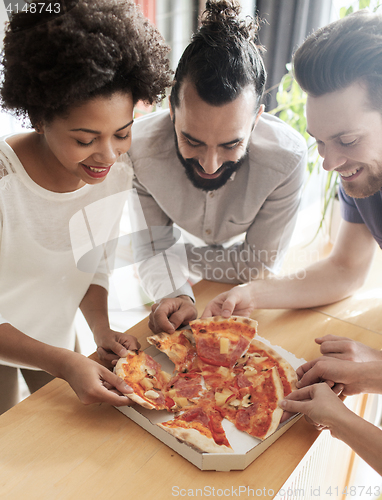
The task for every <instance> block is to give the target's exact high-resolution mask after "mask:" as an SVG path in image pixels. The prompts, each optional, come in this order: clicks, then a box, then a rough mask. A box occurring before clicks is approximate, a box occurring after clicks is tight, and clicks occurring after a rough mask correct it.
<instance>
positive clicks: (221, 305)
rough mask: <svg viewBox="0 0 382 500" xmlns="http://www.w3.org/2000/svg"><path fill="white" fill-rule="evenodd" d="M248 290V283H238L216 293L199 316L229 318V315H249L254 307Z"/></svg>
mask: <svg viewBox="0 0 382 500" xmlns="http://www.w3.org/2000/svg"><path fill="white" fill-rule="evenodd" d="M250 290H251V288H249V287H248V285H239V286H235V287H234V288H232V289H231V290H229V291H228V292H223V293H221V294H219V295H217V296H216V297H215V298H214V299H213V300H211V301H210V302H209V303H208V304H207V306H206V308H205V310H204V312H203V314H202V316H201V317H202V318H208V317H210V316H222V317H223V318H229V316H231V315H236V316H249V315H250V314H251V312H252V311H253V310H254V309H255V304H254V300H253V297H252V296H251V293H250Z"/></svg>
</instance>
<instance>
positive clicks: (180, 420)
mask: <svg viewBox="0 0 382 500" xmlns="http://www.w3.org/2000/svg"><path fill="white" fill-rule="evenodd" d="M223 418H224V417H223V416H222V415H221V413H220V412H218V411H217V410H216V409H215V407H214V394H213V393H207V394H204V395H203V396H202V397H201V398H200V400H199V401H198V403H197V404H196V405H195V406H194V407H193V408H190V409H188V410H186V411H184V412H182V413H181V414H179V415H177V416H176V417H175V418H174V419H173V420H168V421H167V422H162V423H159V424H157V425H158V426H159V427H161V428H162V429H164V430H165V431H167V432H169V433H170V434H171V435H173V436H174V437H176V438H177V439H179V440H180V441H183V442H184V443H187V444H189V445H190V446H191V447H192V448H194V449H196V450H197V451H200V452H203V453H233V449H232V447H231V445H230V443H229V441H228V439H227V436H226V434H225V431H224V429H223V426H222V421H223Z"/></svg>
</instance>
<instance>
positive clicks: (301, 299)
mask: <svg viewBox="0 0 382 500" xmlns="http://www.w3.org/2000/svg"><path fill="white" fill-rule="evenodd" d="M361 285H362V280H361V279H360V277H359V276H358V275H357V273H351V272H349V270H348V269H346V268H341V267H340V266H338V265H336V264H335V263H334V262H333V261H332V260H331V259H330V258H328V259H324V260H322V261H320V262H317V263H316V264H313V265H311V266H309V267H307V268H306V269H302V270H301V271H300V272H297V273H294V274H293V275H289V276H284V277H282V278H277V277H272V278H268V279H265V280H259V281H254V282H253V283H251V284H250V285H248V286H249V287H250V293H251V296H252V300H253V303H254V305H255V308H256V309H274V308H275V309H276V308H277V309H284V308H285V309H289V308H291V309H293V308H306V307H317V306H321V305H325V304H330V303H332V302H336V301H338V300H341V299H344V298H345V297H348V296H349V295H351V294H352V293H354V291H355V290H357V289H358V288H359V287H360V286H361Z"/></svg>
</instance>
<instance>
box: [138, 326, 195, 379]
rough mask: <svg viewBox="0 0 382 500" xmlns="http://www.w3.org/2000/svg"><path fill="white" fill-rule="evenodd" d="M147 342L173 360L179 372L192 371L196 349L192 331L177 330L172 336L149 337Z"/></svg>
mask: <svg viewBox="0 0 382 500" xmlns="http://www.w3.org/2000/svg"><path fill="white" fill-rule="evenodd" d="M147 340H148V342H149V343H150V344H152V345H155V347H156V348H157V349H159V350H160V351H162V352H164V353H165V354H166V355H167V356H168V357H169V358H170V359H171V361H172V362H173V363H174V365H175V369H176V370H177V371H178V372H186V371H189V370H191V369H192V367H193V363H194V362H195V360H196V348H195V340H194V338H193V335H192V333H191V330H176V331H175V332H174V333H171V334H169V333H165V332H161V333H158V334H155V335H151V336H150V337H147Z"/></svg>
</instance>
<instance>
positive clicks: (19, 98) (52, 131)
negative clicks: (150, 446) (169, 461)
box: [0, 0, 171, 413]
mask: <svg viewBox="0 0 382 500" xmlns="http://www.w3.org/2000/svg"><path fill="white" fill-rule="evenodd" d="M41 4H42V3H41ZM43 4H44V6H45V8H44V9H39V10H38V11H36V10H34V9H33V10H32V9H29V10H26V11H24V12H23V11H22V12H19V13H15V14H14V15H13V16H12V17H11V20H10V23H9V25H8V27H7V29H6V34H5V39H4V54H3V60H2V64H3V80H2V86H1V91H0V92H1V104H2V107H3V109H5V110H8V111H11V112H12V113H13V114H15V115H16V116H18V117H21V118H23V119H24V120H28V121H29V122H30V123H31V125H32V127H33V128H34V131H32V132H29V133H23V134H18V135H14V136H7V137H4V138H2V139H1V140H0V353H1V354H0V413H2V412H4V411H6V410H7V409H8V408H10V407H11V406H12V405H13V404H15V403H16V402H17V401H18V394H17V368H21V371H22V374H23V376H24V378H25V380H26V382H27V383H28V385H29V388H30V389H31V391H33V390H36V389H37V388H38V387H40V386H41V385H43V384H44V383H46V382H47V381H49V380H50V379H52V378H53V377H55V376H57V377H61V378H64V379H65V380H67V381H68V382H69V384H70V385H71V386H72V388H73V389H74V391H75V392H76V393H77V395H78V396H79V398H80V399H81V401H83V402H84V403H92V402H99V401H101V402H109V403H111V404H114V405H117V406H119V405H125V404H129V402H130V400H129V398H128V397H127V395H126V394H127V393H128V392H129V388H128V387H126V386H124V384H123V383H122V384H121V381H120V379H118V377H116V376H115V375H114V374H113V373H112V372H111V371H109V370H108V369H107V368H105V367H104V366H101V365H99V364H98V363H95V362H93V361H91V360H89V359H87V358H85V357H83V356H81V355H80V354H77V353H74V352H72V351H73V349H74V348H75V332H74V328H73V321H74V316H75V314H76V311H77V309H78V307H80V308H81V310H82V312H83V313H84V316H85V318H86V320H87V322H88V323H89V326H90V328H91V329H92V331H93V334H94V338H95V341H96V344H97V346H98V353H99V355H100V357H101V358H102V359H103V361H104V362H105V363H106V364H109V365H111V361H112V360H113V359H115V358H118V357H120V356H124V355H125V354H126V348H132V349H136V348H137V347H138V346H139V344H138V342H137V340H136V339H135V338H134V337H131V336H129V335H126V334H124V333H121V332H116V331H113V330H111V329H110V326H109V321H108V313H107V288H108V273H109V267H110V265H109V264H110V263H109V261H107V260H105V257H104V255H100V256H99V257H97V258H98V260H97V262H96V263H95V267H94V272H88V273H85V272H81V271H80V270H79V269H77V267H76V265H75V260H74V256H73V250H72V241H73V240H71V237H72V236H73V234H72V233H73V231H74V232H75V237H76V238H77V240H78V239H79V240H81V241H89V237H90V241H93V243H94V241H99V238H100V237H101V235H102V240H101V243H107V242H108V241H109V240H111V239H113V238H114V237H115V236H116V234H117V231H118V225H119V219H120V216H121V210H122V206H123V200H124V192H125V191H126V189H128V187H129V185H128V181H129V179H130V172H129V168H130V167H129V165H128V164H127V162H128V159H127V156H126V155H124V153H126V152H127V150H128V149H129V147H130V144H131V133H130V128H131V125H132V123H133V108H134V105H135V103H136V102H137V101H138V100H144V101H147V102H148V103H152V102H154V101H157V100H159V99H161V97H162V96H163V94H164V92H165V89H166V87H167V86H168V85H170V82H171V71H170V70H169V67H168V62H167V58H166V56H167V52H168V48H167V46H166V45H165V43H164V41H163V38H162V37H161V36H160V34H159V33H158V32H157V31H156V29H155V28H154V27H153V26H152V25H151V24H150V23H149V22H148V21H147V20H146V19H145V18H144V17H143V15H142V14H141V13H140V11H139V10H138V9H137V8H136V6H135V4H134V2H133V0H92V1H87V0H55V1H54V2H53V1H46V2H43ZM39 5H40V4H39ZM54 5H55V6H57V5H59V9H57V8H56V9H54V8H52V6H54ZM116 199H117V200H118V203H117V204H116V205H115V209H114V205H113V206H112V207H110V202H109V201H108V200H116ZM95 206H96V207H98V208H97V210H96V211H95V212H94V211H92V209H93V207H95ZM99 207H100V208H99ZM76 214H82V218H81V221H84V223H83V224H82V225H81V224H77V225H76V226H75V227H74V228H73V220H74V219H75V218H74V216H75V215H76ZM85 216H86V217H85ZM86 238H87V239H86ZM97 238H98V240H97ZM106 257H110V256H106ZM32 379H33V384H32Z"/></svg>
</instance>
